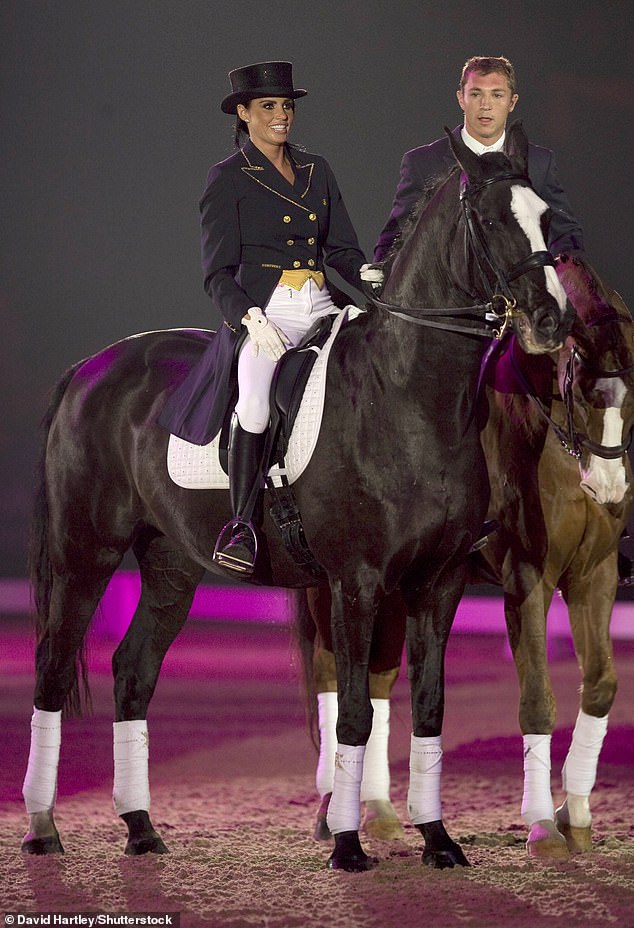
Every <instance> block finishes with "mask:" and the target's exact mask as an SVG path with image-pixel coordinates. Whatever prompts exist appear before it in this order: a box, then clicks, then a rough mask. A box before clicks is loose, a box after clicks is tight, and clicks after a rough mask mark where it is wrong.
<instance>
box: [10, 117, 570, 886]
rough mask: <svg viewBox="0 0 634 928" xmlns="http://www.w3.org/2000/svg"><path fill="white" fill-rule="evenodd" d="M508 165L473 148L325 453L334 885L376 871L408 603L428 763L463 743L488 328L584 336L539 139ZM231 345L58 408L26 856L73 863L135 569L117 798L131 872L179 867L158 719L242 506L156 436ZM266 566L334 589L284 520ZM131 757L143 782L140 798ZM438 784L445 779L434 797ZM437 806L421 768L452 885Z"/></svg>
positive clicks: (326, 437)
mask: <svg viewBox="0 0 634 928" xmlns="http://www.w3.org/2000/svg"><path fill="white" fill-rule="evenodd" d="M508 145H509V153H508V155H505V154H503V153H497V154H492V155H489V156H483V157H481V158H478V157H476V156H475V155H473V153H471V152H470V151H469V150H468V149H467V148H466V147H465V146H464V145H462V144H461V143H460V142H454V141H453V140H452V146H453V150H454V153H455V155H456V159H457V161H458V163H459V166H460V168H461V170H457V171H455V172H453V173H452V174H451V175H450V176H449V177H448V178H447V179H446V180H445V181H444V182H443V183H442V184H441V185H440V186H439V187H438V189H437V191H436V192H435V193H434V195H433V196H432V197H431V199H430V200H429V202H428V204H427V205H426V207H425V208H424V209H423V210H421V212H420V213H419V215H418V217H417V218H416V219H415V221H414V222H413V223H412V226H411V229H410V231H409V233H408V235H407V236H406V237H405V239H404V242H403V245H402V247H401V248H400V250H399V252H398V255H397V256H396V258H395V261H394V264H393V267H392V272H391V275H390V280H389V285H388V286H387V287H386V290H385V293H384V294H383V300H384V302H383V303H381V304H379V305H377V306H376V307H375V308H374V309H373V310H372V311H369V312H367V313H364V314H361V315H360V316H359V317H358V318H356V319H355V320H354V321H352V322H351V323H349V324H348V325H347V326H346V327H344V329H343V330H342V331H341V333H340V334H339V336H338V337H337V339H336V342H335V345H334V347H333V349H332V352H331V357H330V362H329V366H328V371H327V385H326V406H325V412H324V417H323V422H322V426H321V432H320V437H319V440H318V443H317V446H316V449H315V452H314V454H313V457H312V459H311V462H310V464H309V466H308V467H307V469H306V470H305V471H304V473H303V474H302V476H301V477H300V478H299V479H298V480H297V481H296V483H295V484H294V491H295V496H296V499H297V502H298V505H299V508H300V510H301V514H302V519H303V525H304V532H305V537H306V539H307V542H308V545H309V547H310V550H311V551H312V553H313V555H314V557H315V558H316V560H317V561H318V562H319V564H320V565H321V566H322V568H323V570H324V572H325V574H326V575H327V581H328V585H329V587H330V591H331V594H332V602H333V608H332V636H333V641H334V650H335V654H336V667H337V677H338V680H339V722H338V728H337V735H338V741H339V763H338V771H337V776H338V780H337V779H336V782H335V787H334V792H333V799H332V802H331V813H332V818H331V819H330V823H331V828H332V830H333V832H335V833H336V844H335V850H334V852H333V854H332V856H331V857H330V859H329V866H331V867H332V868H340V869H346V870H364V869H367V868H368V867H369V866H370V865H371V864H370V861H369V860H368V858H367V857H366V855H365V854H364V852H363V850H362V848H361V845H360V842H359V838H358V827H359V822H358V815H359V812H358V809H359V802H358V798H359V779H360V778H359V776H358V771H359V768H360V766H362V756H363V750H364V747H363V746H364V745H365V743H366V742H367V739H368V736H369V734H370V730H371V726H372V709H371V704H370V700H369V697H368V659H369V649H370V641H371V637H372V628H373V623H374V617H375V611H376V609H377V605H378V604H379V603H380V602H381V601H382V599H383V598H384V597H385V596H386V595H387V594H390V593H391V592H392V591H394V590H395V589H397V588H398V589H400V591H401V593H402V595H403V597H404V599H405V601H406V603H407V612H408V632H407V639H408V649H409V661H410V665H411V690H412V707H413V727H414V736H415V738H416V739H418V741H417V750H418V747H420V744H424V743H425V741H426V739H436V738H437V737H438V736H440V732H441V729H442V719H443V702H444V699H443V688H444V666H443V665H444V653H445V647H446V643H447V639H448V636H449V631H450V628H451V624H452V620H453V616H454V612H455V610H456V607H457V604H458V602H459V600H460V597H461V595H462V592H463V587H464V584H465V580H466V571H467V567H466V555H467V552H468V551H469V548H470V547H471V545H472V543H473V541H474V539H475V538H476V537H477V534H478V531H479V528H480V526H481V523H482V520H483V518H484V516H485V513H486V507H487V500H488V480H487V471H486V464H485V460H484V456H483V453H482V449H481V445H480V439H479V433H478V424H477V422H476V419H475V416H474V405H475V397H476V393H477V389H478V376H479V371H480V361H481V358H482V354H483V351H484V348H485V347H486V344H487V338H488V336H489V335H490V334H491V332H492V331H495V330H496V325H495V322H494V323H492V324H491V326H489V325H487V322H486V321H485V315H486V316H488V317H496V319H497V329H498V330H499V328H500V327H501V326H502V325H506V324H507V323H508V322H509V320H510V319H511V317H512V320H513V323H514V324H515V323H516V329H517V332H518V335H519V338H520V339H521V343H522V345H523V347H524V348H525V350H527V351H529V352H536V353H539V352H547V351H551V350H553V349H555V348H557V347H558V346H559V345H561V343H562V341H563V339H564V337H565V334H566V331H567V327H568V326H569V324H570V321H571V320H570V313H569V308H568V306H567V303H566V299H565V294H564V292H563V289H562V288H561V286H560V285H559V283H558V281H557V278H556V275H555V272H554V269H553V268H552V267H550V266H549V264H550V263H551V259H550V256H549V255H548V252H546V250H545V245H544V242H543V238H542V237H541V234H539V229H540V218H543V215H542V214H543V213H544V211H545V209H546V206H545V204H544V203H543V202H542V201H541V200H540V199H539V198H538V197H537V196H536V195H535V194H534V192H533V191H532V189H531V188H530V182H529V180H528V175H527V170H526V147H527V141H526V136H525V134H524V132H523V129H522V128H521V126H519V125H516V126H514V127H512V129H511V130H510V131H509V133H508ZM536 230H537V233H536ZM209 337H210V335H209V333H204V332H195V331H167V332H153V333H147V334H144V335H139V336H135V337H132V338H128V339H124V340H123V341H121V342H118V343H117V344H115V345H112V346H111V347H109V348H107V349H105V350H104V351H102V352H101V353H100V354H98V355H95V356H94V357H92V358H90V359H88V360H86V361H84V362H82V363H80V364H78V365H76V366H75V367H74V368H73V369H72V370H70V371H69V372H67V374H66V375H65V376H64V378H63V379H62V380H61V381H60V383H59V384H58V386H57V389H56V392H55V395H54V396H53V398H52V401H51V405H50V408H49V413H48V416H47V419H46V422H45V450H44V453H43V455H42V460H41V487H40V491H39V495H38V500H37V510H36V520H35V529H36V530H35V533H34V541H33V554H32V581H33V588H34V595H35V602H36V607H37V625H38V645H37V656H36V685H35V700H34V702H35V707H36V710H37V711H38V712H39V713H40V716H39V721H37V722H36V721H35V716H34V729H33V731H34V735H33V738H32V742H31V755H30V759H29V770H28V771H27V777H26V780H25V798H26V800H27V808H28V809H29V811H30V814H31V820H30V821H31V824H30V832H29V834H27V836H26V837H25V839H24V843H23V850H24V851H25V852H28V853H55V852H61V851H62V846H61V843H60V840H59V836H58V833H57V830H56V827H55V824H54V821H53V802H54V797H55V788H56V770H57V760H56V756H55V751H56V750H57V751H58V750H59V731H58V730H57V734H55V731H54V729H55V726H56V725H58V721H56V720H57V719H58V716H59V713H60V712H61V710H62V709H63V707H66V708H67V709H68V708H71V709H73V708H74V709H77V708H78V706H79V703H80V696H81V683H82V678H83V683H84V692H87V687H86V681H85V674H84V673H83V669H84V668H83V666H82V654H83V650H82V645H83V641H84V636H85V633H86V630H87V628H88V625H89V623H90V620H91V617H92V615H93V613H94V611H95V608H96V607H97V605H98V602H99V600H100V598H101V596H102V594H103V592H104V590H105V588H106V585H107V584H108V581H109V580H110V578H111V577H112V574H113V573H114V571H115V570H116V569H117V567H118V565H119V564H120V563H121V560H122V558H123V556H124V554H125V553H126V551H128V550H129V549H132V551H133V552H134V554H135V556H136V558H137V561H138V564H139V569H140V574H141V580H142V592H141V597H140V601H139V604H138V607H137V610H136V612H135V615H134V617H133V620H132V622H131V625H130V627H129V629H128V631H127V633H126V635H125V637H124V638H123V640H122V642H121V643H120V645H119V647H118V648H117V650H116V652H115V654H114V657H113V672H114V680H115V711H116V722H117V723H121V724H122V726H124V727H122V728H121V729H120V730H121V731H123V732H125V734H123V735H122V737H121V739H120V741H119V742H118V743H115V800H116V799H117V794H118V792H119V793H122V794H126V796H127V799H121V801H120V802H119V804H118V805H117V810H118V811H119V814H120V815H121V817H122V818H123V819H124V821H125V822H126V824H127V826H128V832H129V837H128V843H127V846H126V852H127V853H130V854H140V853H145V852H147V851H150V852H155V853H161V852H164V851H165V850H166V848H165V845H164V844H163V842H162V840H161V838H160V837H159V835H158V834H157V833H156V832H155V830H154V829H153V827H152V824H151V822H150V818H149V815H148V811H147V810H148V809H149V788H148V787H147V744H146V741H147V731H146V729H144V727H143V726H144V724H145V723H144V721H143V720H145V719H146V716H147V709H148V705H149V702H150V700H151V698H152V694H153V691H154V687H155V685H156V681H157V678H158V675H159V671H160V668H161V663H162V660H163V658H164V656H165V653H166V651H167V649H168V648H169V646H170V644H171V642H172V641H173V640H174V638H175V637H176V635H177V634H178V632H179V630H180V629H181V628H182V626H183V624H184V622H185V620H186V618H187V614H188V611H189V608H190V605H191V602H192V598H193V595H194V591H195V589H196V586H197V584H198V583H199V581H200V579H201V577H202V574H203V571H204V569H205V568H207V569H210V570H213V569H214V565H213V563H212V552H213V547H214V540H215V538H216V537H217V535H218V532H219V529H220V528H221V526H222V525H223V524H225V523H226V522H227V521H228V519H229V517H230V509H229V497H228V493H226V492H221V491H198V492H193V491H191V490H184V489H182V488H179V487H177V486H175V485H174V484H173V483H172V482H171V481H170V479H169V476H168V473H167V470H166V463H165V460H166V447H167V441H168V436H167V434H166V433H165V432H164V431H163V430H161V429H160V428H158V427H157V426H156V424H155V423H156V418H157V415H158V413H159V411H160V409H161V408H162V405H163V403H164V402H165V398H166V396H167V395H168V394H169V393H170V391H172V390H173V389H174V388H175V387H176V386H177V385H178V384H179V383H180V382H182V380H183V378H184V377H185V376H186V374H187V372H188V371H189V370H190V369H191V367H192V365H193V364H195V363H196V361H197V359H198V358H199V357H200V355H201V353H202V351H203V349H204V347H205V344H206V343H207V341H208V339H209ZM266 509H267V506H266V505H265V506H264V510H265V512H266ZM259 562H260V563H259V574H258V577H257V579H259V580H260V581H261V582H267V583H270V584H276V585H280V586H286V587H296V588H297V587H306V586H311V585H314V579H313V576H312V574H308V573H307V572H306V570H305V568H303V567H302V566H301V565H297V564H296V563H295V562H294V561H293V559H292V558H291V557H290V556H289V554H288V552H287V551H286V549H285V547H284V545H283V543H282V540H281V538H280V536H279V534H278V532H277V530H276V528H275V526H274V525H273V523H272V522H271V521H270V519H269V516H268V514H266V515H265V517H264V522H263V527H262V544H261V547H260V552H259ZM42 712H43V713H45V715H41V713H42ZM42 719H43V720H44V721H42ZM125 726H129V727H125ZM56 739H57V740H56ZM115 742H117V738H116V735H115ZM130 744H132V745H133V747H132V748H131V753H130V754H128V753H126V751H127V748H126V745H130ZM56 745H57V747H56ZM118 752H119V754H121V753H122V752H123V754H124V755H125V763H124V766H125V768H126V771H127V772H125V773H124V774H121V777H122V779H121V782H120V783H119V786H117V777H118V774H117V756H118ZM144 767H145V770H146V773H145V786H144V785H143V768H144ZM130 769H132V771H133V772H132V773H130ZM436 775H437V768H436V769H435V770H434V772H433V774H432V777H433V779H432V783H433V784H436V783H437V779H436ZM132 781H133V782H132ZM122 783H123V784H124V785H121V784H122ZM139 784H141V785H139ZM430 789H432V790H433V789H434V786H433V785H432V786H431V787H430V785H429V781H426V780H425V773H424V771H421V770H420V769H419V770H418V771H417V775H416V777H415V782H414V781H413V783H412V786H411V789H410V808H411V810H412V820H413V821H414V822H415V823H416V824H417V825H418V827H419V829H420V831H421V833H422V834H423V836H424V839H425V845H426V846H425V851H424V855H423V859H424V860H425V862H427V863H430V864H431V865H432V866H437V867H443V866H453V865H454V863H459V864H466V863H467V861H466V859H465V858H464V856H463V854H462V851H461V849H460V847H459V846H458V845H457V844H456V843H455V842H453V841H452V840H451V839H450V837H449V836H448V834H447V832H446V831H445V828H444V826H443V823H442V819H441V815H440V813H439V810H440V803H439V799H438V802H437V804H434V812H433V814H431V817H430V813H429V811H428V809H427V805H428V803H426V801H425V800H423V799H421V796H423V795H428V794H429V792H430ZM130 797H134V798H130ZM130 806H131V807H130ZM333 810H334V811H333Z"/></svg>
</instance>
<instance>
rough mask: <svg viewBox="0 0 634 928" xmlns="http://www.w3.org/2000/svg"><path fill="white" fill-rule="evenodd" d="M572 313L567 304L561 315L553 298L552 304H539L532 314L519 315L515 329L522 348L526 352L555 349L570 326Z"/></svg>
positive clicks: (572, 318)
mask: <svg viewBox="0 0 634 928" xmlns="http://www.w3.org/2000/svg"><path fill="white" fill-rule="evenodd" d="M574 315H575V314H574V310H573V309H572V307H570V305H569V304H568V305H567V307H566V311H565V312H564V313H563V315H562V312H561V309H560V308H559V306H558V305H557V304H556V302H555V301H554V300H553V305H552V306H541V307H539V308H538V309H536V310H535V312H534V313H533V314H532V316H528V315H527V314H522V315H520V316H519V318H518V321H517V329H518V333H519V336H520V339H521V341H522V346H523V348H524V350H525V351H526V352H528V354H544V353H546V352H549V351H557V349H559V348H561V346H562V345H563V343H564V341H565V339H566V336H567V335H568V333H569V331H570V329H571V327H572V323H573V320H574Z"/></svg>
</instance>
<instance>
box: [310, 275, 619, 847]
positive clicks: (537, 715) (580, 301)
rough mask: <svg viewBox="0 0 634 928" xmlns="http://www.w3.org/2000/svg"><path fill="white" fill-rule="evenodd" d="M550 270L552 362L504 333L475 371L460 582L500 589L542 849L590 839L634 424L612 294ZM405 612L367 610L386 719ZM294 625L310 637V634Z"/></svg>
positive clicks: (610, 692)
mask: <svg viewBox="0 0 634 928" xmlns="http://www.w3.org/2000/svg"><path fill="white" fill-rule="evenodd" d="M557 273H558V276H559V279H560V280H561V282H562V284H563V286H564V289H565V290H566V293H567V295H568V298H569V300H570V302H571V303H572V305H573V306H574V308H575V310H576V320H575V322H574V325H573V329H572V331H571V334H570V336H569V338H568V339H567V340H566V343H565V345H564V346H563V348H562V349H561V350H560V351H559V352H557V353H553V354H552V355H551V356H548V355H540V356H536V355H529V354H527V353H526V352H524V351H523V350H522V348H521V346H520V344H519V342H518V341H517V339H516V338H515V336H511V337H510V338H509V339H508V340H506V341H505V342H504V343H503V344H502V345H501V346H499V347H498V349H497V350H496V351H495V353H494V354H492V356H491V357H490V358H489V359H488V361H487V363H486V365H485V369H484V371H483V383H484V384H485V391H484V393H483V396H482V399H481V404H480V406H481V410H480V412H481V417H482V423H481V424H482V443H483V447H484V451H485V456H486V461H487V466H488V471H489V480H490V486H491V502H490V506H489V514H488V518H490V519H495V520H496V521H497V523H498V528H497V531H495V532H493V533H492V534H491V535H490V536H489V540H488V544H487V545H486V546H485V547H483V548H482V549H481V550H480V551H479V552H477V553H476V554H472V555H470V561H471V567H472V576H471V578H470V579H471V580H473V581H474V582H478V581H482V580H484V581H487V582H495V583H499V584H501V586H502V587H503V590H504V612H505V617H506V624H507V629H508V635H509V641H510V645H511V649H512V653H513V658H514V661H515V665H516V668H517V674H518V679H519V687H520V699H519V724H520V729H521V732H522V735H523V741H524V745H523V748H524V770H525V777H524V794H523V800H522V816H523V818H524V821H525V823H526V825H527V828H528V841H527V849H528V853H529V855H531V856H533V857H544V858H553V857H555V858H556V857H567V856H569V855H570V854H571V853H578V852H580V851H587V850H590V848H591V821H592V819H591V814H590V795H591V791H592V787H593V785H594V782H595V778H596V770H597V763H598V758H599V753H600V750H601V746H602V742H603V738H604V735H605V731H606V728H607V719H608V713H609V710H610V707H611V706H612V703H613V700H614V697H615V693H616V683H617V681H616V675H615V672H614V667H613V663H612V646H611V641H610V631H609V626H610V616H611V612H612V607H613V604H614V600H615V596H616V590H617V583H618V568H617V558H618V542H619V538H620V537H621V535H622V533H623V530H624V529H625V527H626V525H627V522H628V518H629V515H630V512H631V509H632V503H633V498H634V497H633V490H632V474H631V470H630V461H629V458H628V455H627V449H628V447H629V444H630V440H631V433H632V428H633V426H634V323H633V322H632V317H631V315H630V312H629V310H628V309H627V307H626V306H625V305H624V303H623V301H622V299H621V297H620V296H619V294H618V293H616V292H615V291H614V290H611V289H610V288H609V287H607V286H605V285H604V283H603V282H602V281H601V280H600V278H599V277H598V276H597V275H596V273H595V272H594V271H593V270H592V268H590V267H589V266H588V265H586V264H584V263H582V262H580V261H578V260H575V259H571V258H562V259H560V260H559V261H558V264H557ZM556 588H558V589H559V590H560V592H561V595H562V597H563V599H564V601H565V603H566V605H567V608H568V614H569V619H570V625H571V629H572V636H573V641H574V646H575V651H576V655H577V660H578V662H579V666H580V669H581V673H582V690H581V698H580V708H579V714H578V718H577V722H576V725H575V729H574V732H573V736H572V743H571V745H570V750H569V752H568V756H567V759H566V762H565V764H564V767H563V790H564V799H563V801H562V804H561V805H560V806H559V808H558V809H557V810H556V811H555V810H554V804H553V800H552V794H551V785H550V739H551V734H552V731H553V728H554V724H555V703H554V697H553V691H552V687H551V683H550V678H549V673H548V664H547V650H546V644H547V640H546V620H547V613H548V608H549V606H550V603H551V600H552V597H553V594H554V592H555V590H556ZM310 604H311V610H312V614H313V618H314V620H315V622H316V623H317V627H318V628H319V629H320V635H321V636H320V637H318V639H317V642H318V644H317V647H316V649H315V655H314V669H313V668H311V669H310V670H309V674H310V675H311V676H312V677H313V680H314V685H315V687H316V689H317V691H318V692H320V693H323V692H326V691H328V690H330V691H332V689H333V686H332V679H331V677H329V676H328V674H327V673H325V672H324V668H327V667H328V666H331V665H332V658H331V656H330V655H329V643H328V642H329V639H328V635H329V631H328V622H327V615H328V612H329V604H328V595H327V590H325V591H315V592H314V593H313V595H312V596H311V600H310ZM405 613H406V609H405V606H404V604H403V602H402V599H401V598H400V596H399V594H398V593H396V594H394V595H392V596H391V598H390V599H389V600H386V601H384V603H383V604H382V606H381V609H380V610H379V613H378V616H377V626H376V635H375V645H374V650H375V662H376V665H377V668H379V667H380V669H381V671H382V674H383V679H384V681H385V684H386V685H385V687H384V690H383V693H382V694H381V695H382V698H383V704H382V705H381V707H380V709H381V713H382V716H383V718H384V719H388V718H389V708H388V707H389V702H388V700H389V694H390V690H391V686H392V685H393V683H394V681H395V680H396V678H397V675H398V669H399V665H400V656H401V652H402V645H403V640H404V635H405V632H404V629H405ZM304 633H307V634H308V636H309V637H310V636H311V635H312V634H313V632H312V629H310V627H307V628H306V629H305V630H304ZM319 698H320V700H323V696H320V697H319ZM331 711H332V709H331ZM320 717H321V726H320V727H321V729H324V731H323V737H322V745H323V748H322V751H321V754H320V768H321V769H322V770H323V769H324V768H325V766H326V765H327V764H328V756H329V753H330V744H331V742H332V733H330V732H329V731H328V721H327V716H325V715H324V713H323V712H322V711H321V702H320ZM372 737H373V738H375V735H374V733H373V736H372ZM387 737H388V733H387V721H384V722H383V723H382V725H380V727H379V731H378V732H377V734H376V738H375V740H376V741H377V742H379V744H378V745H377V748H376V749H375V752H374V754H373V755H372V757H371V760H372V763H373V765H374V767H375V768H376V769H377V771H378V773H377V774H375V779H376V778H377V777H378V778H379V779H380V782H381V783H382V793H381V799H382V802H381V804H380V808H381V815H382V817H383V819H384V821H385V825H384V827H383V828H382V829H379V828H376V829H375V832H374V833H375V834H376V835H378V836H379V837H384V838H390V837H394V836H396V835H398V833H399V825H398V819H397V817H396V813H395V812H394V809H393V807H392V806H391V803H390V802H389V792H388V791H389V770H388V758H387ZM324 755H325V756H324ZM318 784H319V777H318ZM321 792H322V794H324V800H323V802H322V807H321V809H320V811H319V813H318V816H317V826H316V830H315V836H316V837H318V838H322V839H327V838H328V837H329V835H328V829H327V827H326V823H325V814H326V810H327V806H328V801H329V796H328V792H327V790H322V791H321ZM375 805H377V804H376V803H375Z"/></svg>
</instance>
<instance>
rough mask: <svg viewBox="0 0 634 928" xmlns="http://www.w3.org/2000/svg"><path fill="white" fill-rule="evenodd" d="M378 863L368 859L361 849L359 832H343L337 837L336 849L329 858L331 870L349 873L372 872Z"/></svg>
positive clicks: (371, 858)
mask: <svg viewBox="0 0 634 928" xmlns="http://www.w3.org/2000/svg"><path fill="white" fill-rule="evenodd" d="M377 863H378V861H377V860H376V858H374V857H368V855H367V854H366V853H365V852H364V850H363V848H362V847H361V843H360V841H359V833H358V832H357V831H342V832H340V833H339V834H338V835H335V849H334V851H333V852H332V854H331V855H330V857H329V858H328V862H327V864H326V866H327V867H328V869H329V870H347V872H348V873H362V872H364V871H365V870H371V869H372V867H374V866H375V865H376V864H377Z"/></svg>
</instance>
